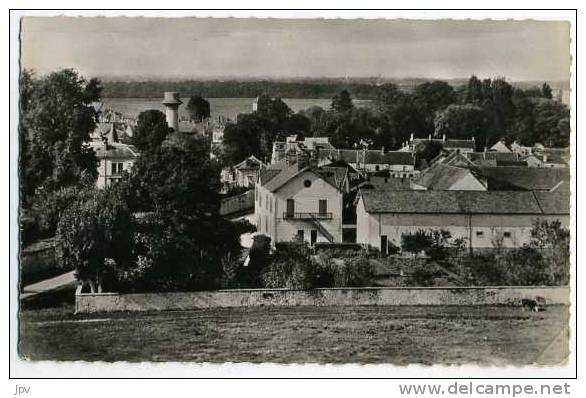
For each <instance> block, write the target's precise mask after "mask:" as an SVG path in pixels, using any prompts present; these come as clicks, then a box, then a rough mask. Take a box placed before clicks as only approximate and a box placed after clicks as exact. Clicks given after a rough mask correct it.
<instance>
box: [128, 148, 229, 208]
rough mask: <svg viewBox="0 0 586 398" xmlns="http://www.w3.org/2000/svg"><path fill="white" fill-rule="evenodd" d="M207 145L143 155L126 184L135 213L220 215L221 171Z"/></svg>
mask: <svg viewBox="0 0 586 398" xmlns="http://www.w3.org/2000/svg"><path fill="white" fill-rule="evenodd" d="M203 145H204V144H203V142H193V143H191V144H190V145H187V146H185V147H176V146H164V147H161V148H157V149H155V150H152V151H149V152H146V153H143V154H142V155H141V156H140V157H139V158H138V159H137V161H136V162H135V163H134V165H133V167H132V170H131V172H130V174H129V175H128V177H127V179H126V180H125V181H124V185H123V188H124V189H125V192H126V195H127V200H128V201H129V205H130V206H131V209H132V210H133V211H141V212H145V211H146V212H148V211H159V212H165V213H178V214H190V215H205V214H217V213H218V211H219V194H218V191H219V188H220V186H221V184H220V170H219V167H218V165H217V164H216V163H215V162H214V161H212V160H210V158H209V152H208V148H206V147H203Z"/></svg>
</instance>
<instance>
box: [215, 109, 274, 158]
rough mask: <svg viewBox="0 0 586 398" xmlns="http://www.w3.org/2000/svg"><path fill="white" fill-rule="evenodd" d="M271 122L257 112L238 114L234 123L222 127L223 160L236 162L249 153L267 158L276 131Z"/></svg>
mask: <svg viewBox="0 0 586 398" xmlns="http://www.w3.org/2000/svg"><path fill="white" fill-rule="evenodd" d="M271 125H272V123H271V122H270V121H268V120H267V119H265V118H263V117H261V116H260V115H258V114H257V113H252V114H240V115H238V118H237V119H236V123H229V124H227V125H226V127H225V128H224V154H223V156H224V162H225V163H226V164H236V163H238V162H241V161H242V160H243V159H245V158H247V157H248V156H250V155H254V156H256V157H258V158H259V159H263V158H268V157H270V155H271V152H272V141H273V139H274V137H275V134H276V131H275V130H274V129H272V128H271V127H270V126H271Z"/></svg>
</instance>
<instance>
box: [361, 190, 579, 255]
mask: <svg viewBox="0 0 586 398" xmlns="http://www.w3.org/2000/svg"><path fill="white" fill-rule="evenodd" d="M569 202H570V196H569V192H567V191H566V192H565V191H555V192H527V191H525V192H524V191H494V192H483V191H413V190H411V191H409V190H384V189H374V190H373V189H370V190H366V189H363V190H361V191H360V193H359V196H358V199H357V208H356V216H357V238H358V239H357V241H358V243H363V244H368V245H371V246H373V247H375V248H378V249H379V250H381V251H382V252H384V253H387V252H388V249H389V247H390V245H391V244H392V245H394V246H397V247H400V246H401V237H402V235H403V234H407V233H414V232H416V231H418V230H426V231H430V230H440V229H444V230H448V231H450V232H451V234H452V237H453V238H464V239H465V242H466V245H467V246H468V247H469V248H471V249H478V248H493V247H498V246H500V247H520V246H522V245H523V244H525V243H528V242H529V241H530V237H531V235H530V232H531V228H532V227H533V224H534V222H535V221H536V220H550V221H552V220H560V221H561V222H562V224H563V225H564V226H566V227H567V226H568V225H569V222H570V214H569Z"/></svg>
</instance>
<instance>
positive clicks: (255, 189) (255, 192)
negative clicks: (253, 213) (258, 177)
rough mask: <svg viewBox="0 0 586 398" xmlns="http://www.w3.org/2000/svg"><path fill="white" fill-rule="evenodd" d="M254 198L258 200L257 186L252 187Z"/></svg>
mask: <svg viewBox="0 0 586 398" xmlns="http://www.w3.org/2000/svg"><path fill="white" fill-rule="evenodd" d="M254 200H256V201H257V202H258V187H254Z"/></svg>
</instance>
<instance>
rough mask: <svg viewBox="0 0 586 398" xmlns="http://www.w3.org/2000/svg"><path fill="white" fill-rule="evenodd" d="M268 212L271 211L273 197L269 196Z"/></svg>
mask: <svg viewBox="0 0 586 398" xmlns="http://www.w3.org/2000/svg"><path fill="white" fill-rule="evenodd" d="M269 212H270V213H272V212H273V198H269Z"/></svg>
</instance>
